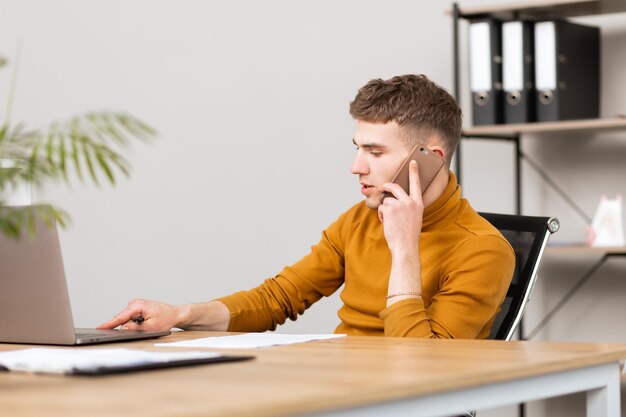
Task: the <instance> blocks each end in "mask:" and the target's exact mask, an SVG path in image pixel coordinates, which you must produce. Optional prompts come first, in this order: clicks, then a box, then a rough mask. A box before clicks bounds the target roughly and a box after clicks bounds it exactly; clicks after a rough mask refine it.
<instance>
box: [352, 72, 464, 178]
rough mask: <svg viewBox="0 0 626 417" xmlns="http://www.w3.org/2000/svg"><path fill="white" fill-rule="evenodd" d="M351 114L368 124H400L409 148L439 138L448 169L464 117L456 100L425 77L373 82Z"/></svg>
mask: <svg viewBox="0 0 626 417" xmlns="http://www.w3.org/2000/svg"><path fill="white" fill-rule="evenodd" d="M350 114H351V115H352V117H354V118H355V119H358V120H362V121H364V122H368V123H389V122H391V121H394V122H396V123H397V124H398V126H400V127H401V128H402V130H403V131H404V133H405V135H404V136H405V137H404V139H405V142H406V144H407V145H408V146H409V147H413V146H415V145H417V144H426V143H425V142H426V141H427V140H428V139H429V138H430V137H432V136H433V135H435V136H437V137H438V138H439V139H440V144H441V146H442V147H443V148H444V149H445V151H446V162H447V164H448V166H450V160H451V159H452V154H453V153H454V150H455V149H456V146H457V144H458V143H459V139H460V137H461V122H462V117H463V115H462V113H461V109H460V108H459V106H458V105H457V103H456V100H455V99H454V97H452V96H451V95H450V93H448V92H447V91H446V90H445V89H443V88H442V87H440V86H438V85H437V84H435V83H434V82H432V81H430V80H429V79H428V78H427V77H426V76H425V75H423V74H420V75H412V74H410V75H400V76H397V77H393V78H390V79H388V80H381V79H380V78H379V79H376V80H371V81H370V82H368V83H367V84H366V85H364V86H363V87H361V89H360V90H359V92H358V93H357V95H356V97H355V98H354V101H352V102H351V103H350Z"/></svg>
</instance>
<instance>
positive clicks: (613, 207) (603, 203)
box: [589, 194, 625, 247]
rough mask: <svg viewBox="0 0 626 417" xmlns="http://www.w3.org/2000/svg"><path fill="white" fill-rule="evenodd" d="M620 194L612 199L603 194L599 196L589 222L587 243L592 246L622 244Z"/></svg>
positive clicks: (621, 205) (622, 229)
mask: <svg viewBox="0 0 626 417" xmlns="http://www.w3.org/2000/svg"><path fill="white" fill-rule="evenodd" d="M622 208H623V201H622V196H621V195H620V194H618V195H617V196H616V197H615V198H614V199H610V198H607V196H605V195H603V196H602V197H601V198H600V203H599V204H598V209H597V210H596V214H595V216H593V221H592V222H591V233H590V237H589V243H590V244H591V246H594V247H603V246H624V244H625V242H624V225H623V221H622V213H623V209H622Z"/></svg>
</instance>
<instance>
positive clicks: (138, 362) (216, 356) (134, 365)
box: [0, 348, 252, 375]
mask: <svg viewBox="0 0 626 417" xmlns="http://www.w3.org/2000/svg"><path fill="white" fill-rule="evenodd" d="M251 358H252V357H251V356H226V355H222V354H220V353H217V352H151V351H145V350H133V349H122V348H116V349H80V348H78V349H77V348H73V349H72V348H67V349H56V348H32V349H22V350H13V351H9V352H0V367H1V368H4V369H6V370H9V371H23V372H32V373H53V374H74V375H99V374H108V373H118V372H128V371H134V370H142V369H154V368H166V367H171V366H181V365H196V364H201V363H211V362H226V361H233V360H243V359H251Z"/></svg>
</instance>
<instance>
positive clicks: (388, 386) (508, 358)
mask: <svg viewBox="0 0 626 417" xmlns="http://www.w3.org/2000/svg"><path fill="white" fill-rule="evenodd" d="M220 334H221V333H218V334H216V333H206V332H180V333H175V334H173V335H171V336H168V337H166V338H162V339H160V341H174V340H183V339H190V338H198V337H206V336H208V335H220ZM153 343H154V341H153V340H152V341H141V342H132V343H122V344H119V343H118V344H114V345H100V347H105V346H106V347H122V346H123V347H128V348H146V349H157V350H158V349H163V348H154V347H152V344H153ZM23 347H32V346H22V345H7V344H0V350H2V351H5V350H13V349H18V348H23ZM97 348H98V346H92V347H81V348H80V349H97ZM222 351H223V352H228V353H250V351H249V350H246V351H235V350H230V351H229V350H222ZM252 353H253V354H254V355H256V359H254V360H252V361H245V362H236V363H224V364H216V365H203V366H196V367H186V368H172V369H164V370H156V371H146V372H138V373H132V374H124V375H114V376H101V377H66V376H50V375H29V374H21V373H8V372H7V373H0V409H1V410H2V411H3V412H8V413H9V414H11V415H20V416H30V415H32V416H40V415H46V416H59V417H60V416H63V417H66V416H74V415H76V416H85V415H89V416H110V415H127V416H200V415H202V416H237V417H248V416H250V417H251V416H254V417H259V416H288V415H294V414H300V413H309V412H321V411H325V410H332V409H337V408H344V407H353V406H363V405H368V404H374V403H379V402H383V401H391V400H398V399H402V398H409V397H416V396H418V397H419V396H426V395H432V394H435V393H438V392H444V391H450V390H457V389H463V388H467V387H470V386H476V385H482V384H489V383H493V382H500V381H507V380H511V379H515V378H524V377H530V376H533V375H538V374H546V373H550V372H559V371H563V370H571V369H579V368H585V367H588V366H591V365H598V364H604V363H611V362H616V361H618V360H620V359H623V358H626V345H614V344H572V343H547V342H500V341H463V340H423V339H400V338H382V337H345V338H340V339H332V340H327V341H315V342H309V343H303V344H297V345H290V346H278V347H273V348H266V349H256V350H253V351H252Z"/></svg>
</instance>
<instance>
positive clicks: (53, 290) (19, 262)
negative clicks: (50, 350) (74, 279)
mask: <svg viewBox="0 0 626 417" xmlns="http://www.w3.org/2000/svg"><path fill="white" fill-rule="evenodd" d="M168 334H170V332H169V331H164V332H151V331H141V330H138V331H133V330H117V329H115V330H97V329H75V328H74V322H73V320H72V311H71V306H70V300H69V295H68V292H67V284H66V282H65V273H64V270H63V260H62V258H61V247H60V245H59V237H58V235H57V229H56V225H54V226H53V227H48V226H47V225H45V224H44V222H43V221H42V220H41V219H39V218H38V219H37V221H36V223H35V233H34V236H30V234H29V233H27V232H24V234H23V236H22V238H21V239H19V240H16V239H12V238H9V237H7V236H5V235H4V234H2V233H0V342H3V343H7V342H8V343H37V344H53V345H83V344H94V343H105V342H117V341H127V340H134V339H149V338H153V337H160V336H165V335H168Z"/></svg>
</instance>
